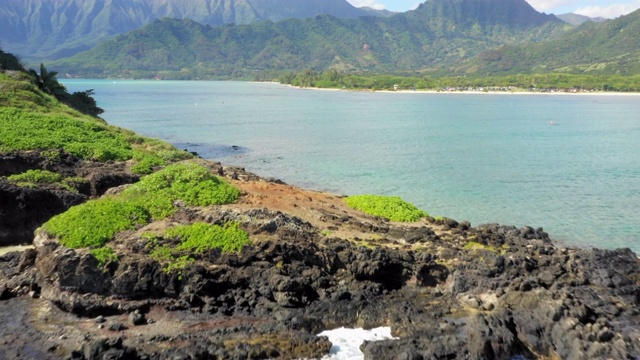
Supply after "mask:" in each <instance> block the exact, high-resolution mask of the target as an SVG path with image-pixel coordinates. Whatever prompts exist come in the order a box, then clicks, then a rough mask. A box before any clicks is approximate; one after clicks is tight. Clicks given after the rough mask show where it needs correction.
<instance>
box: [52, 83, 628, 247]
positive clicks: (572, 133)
mask: <svg viewBox="0 0 640 360" xmlns="http://www.w3.org/2000/svg"><path fill="white" fill-rule="evenodd" d="M63 83H64V85H65V86H67V88H68V89H69V90H70V91H80V90H86V89H94V90H95V92H96V94H95V98H96V100H97V101H98V104H99V106H101V107H103V108H104V109H105V110H106V112H105V113H104V114H103V116H102V117H103V118H104V119H105V120H107V121H108V122H109V123H110V124H113V125H117V126H121V127H125V128H128V129H131V130H134V131H136V132H138V133H140V134H143V135H147V136H152V137H157V138H160V139H163V140H166V141H169V142H171V143H173V144H175V145H176V146H178V147H180V148H186V149H188V150H190V151H196V152H198V153H199V154H200V155H201V156H203V157H205V158H209V159H214V160H217V161H221V162H222V163H224V164H228V165H237V166H242V167H245V168H246V169H247V170H248V171H251V172H255V173H257V174H258V175H261V176H265V177H277V178H280V179H282V180H284V181H285V182H287V183H290V184H293V185H298V186H301V187H305V188H311V189H316V190H324V191H330V192H333V193H340V194H360V193H374V194H382V195H398V196H401V197H402V198H404V199H405V200H407V201H410V202H412V203H414V204H416V205H417V206H419V207H420V208H422V209H424V210H426V211H427V212H429V214H431V215H433V216H447V217H451V218H454V219H457V220H465V219H466V220H469V221H471V222H472V224H474V225H477V224H480V223H494V222H495V223H501V224H512V225H516V226H523V225H531V226H534V227H544V229H545V231H547V232H549V234H550V236H551V238H552V239H554V240H556V241H560V242H563V243H566V244H568V245H577V246H595V247H600V248H609V249H613V248H618V247H629V248H631V249H633V250H634V251H636V252H640V212H639V205H640V156H639V154H640V141H638V140H639V139H640V116H638V114H640V97H638V96H634V95H619V96H612V95H604V94H594V95H542V94H533V95H512V94H441V93H419V92H416V93H402V94H399V93H372V92H348V91H317V90H304V89H297V88H291V87H287V86H282V85H279V84H272V83H248V82H186V81H185V82H180V81H133V80H131V81H128V80H116V81H114V80H64V81H63ZM552 122H553V125H551V123H552ZM233 146H235V147H233Z"/></svg>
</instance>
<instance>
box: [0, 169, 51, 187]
mask: <svg viewBox="0 0 640 360" xmlns="http://www.w3.org/2000/svg"><path fill="white" fill-rule="evenodd" d="M7 180H9V181H12V182H15V183H31V184H56V183H59V182H61V181H62V180H63V177H62V175H60V174H57V173H54V172H51V171H47V170H27V171H26V172H23V173H22V174H16V175H11V176H9V177H7Z"/></svg>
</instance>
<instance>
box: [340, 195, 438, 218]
mask: <svg viewBox="0 0 640 360" xmlns="http://www.w3.org/2000/svg"><path fill="white" fill-rule="evenodd" d="M345 201H346V202H347V204H348V205H349V206H350V207H352V208H354V209H356V210H360V211H362V212H365V213H367V214H370V215H375V216H381V217H384V218H387V219H389V220H391V221H398V222H414V221H418V220H419V219H420V218H422V217H425V216H428V214H427V213H426V212H424V211H422V210H420V209H418V208H417V207H415V206H414V205H412V204H410V203H408V202H406V201H404V200H402V199H401V198H400V197H398V196H380V195H355V196H349V197H347V198H346V199H345Z"/></svg>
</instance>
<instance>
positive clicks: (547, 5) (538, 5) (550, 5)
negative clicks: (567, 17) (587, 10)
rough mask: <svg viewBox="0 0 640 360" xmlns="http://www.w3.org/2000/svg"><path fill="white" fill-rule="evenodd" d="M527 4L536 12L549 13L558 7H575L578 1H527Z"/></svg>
mask: <svg viewBox="0 0 640 360" xmlns="http://www.w3.org/2000/svg"><path fill="white" fill-rule="evenodd" d="M527 2H528V3H529V4H530V5H531V6H533V8H534V9H536V10H538V11H549V10H552V9H556V8H560V7H567V6H572V5H575V4H576V3H578V0H528V1H527Z"/></svg>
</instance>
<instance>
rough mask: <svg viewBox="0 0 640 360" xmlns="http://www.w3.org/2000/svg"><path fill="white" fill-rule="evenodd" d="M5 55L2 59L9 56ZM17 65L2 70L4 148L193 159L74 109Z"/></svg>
mask: <svg viewBox="0 0 640 360" xmlns="http://www.w3.org/2000/svg"><path fill="white" fill-rule="evenodd" d="M2 54H4V55H2V56H3V57H2V58H3V59H10V56H9V55H8V54H6V53H2ZM18 64H19V63H18ZM15 68H16V69H17V70H8V71H4V72H0V152H5V153H6V152H12V151H19V150H39V151H49V150H58V149H62V150H64V151H65V152H67V153H70V154H73V155H75V156H77V157H78V158H80V159H86V160H95V161H102V162H104V161H126V160H133V161H134V163H136V164H141V165H144V164H150V163H153V164H154V166H159V165H165V164H168V163H170V162H174V161H177V160H181V159H187V158H191V157H192V155H191V154H189V153H187V152H184V151H180V150H177V149H175V148H174V147H173V146H172V145H170V144H167V143H164V142H161V141H158V140H153V139H147V138H144V137H141V136H139V135H137V134H135V133H133V132H131V131H128V130H124V129H120V128H117V127H114V126H110V125H107V124H106V123H105V122H104V120H102V119H100V118H97V117H95V116H89V115H85V114H83V113H81V112H80V111H78V110H76V109H73V108H71V107H70V106H69V105H67V104H64V103H62V102H60V101H59V100H58V99H56V96H54V95H51V94H47V93H45V92H44V91H42V90H41V89H40V88H39V87H38V86H36V85H35V84H34V78H33V77H32V75H30V74H29V73H27V72H26V71H25V70H24V69H22V68H21V65H20V66H16V67H15ZM67 95H68V94H67ZM63 98H64V97H63ZM134 166H135V165H134ZM138 168H139V173H147V172H148V169H147V168H145V167H144V166H142V167H140V166H138ZM134 169H135V167H134Z"/></svg>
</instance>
